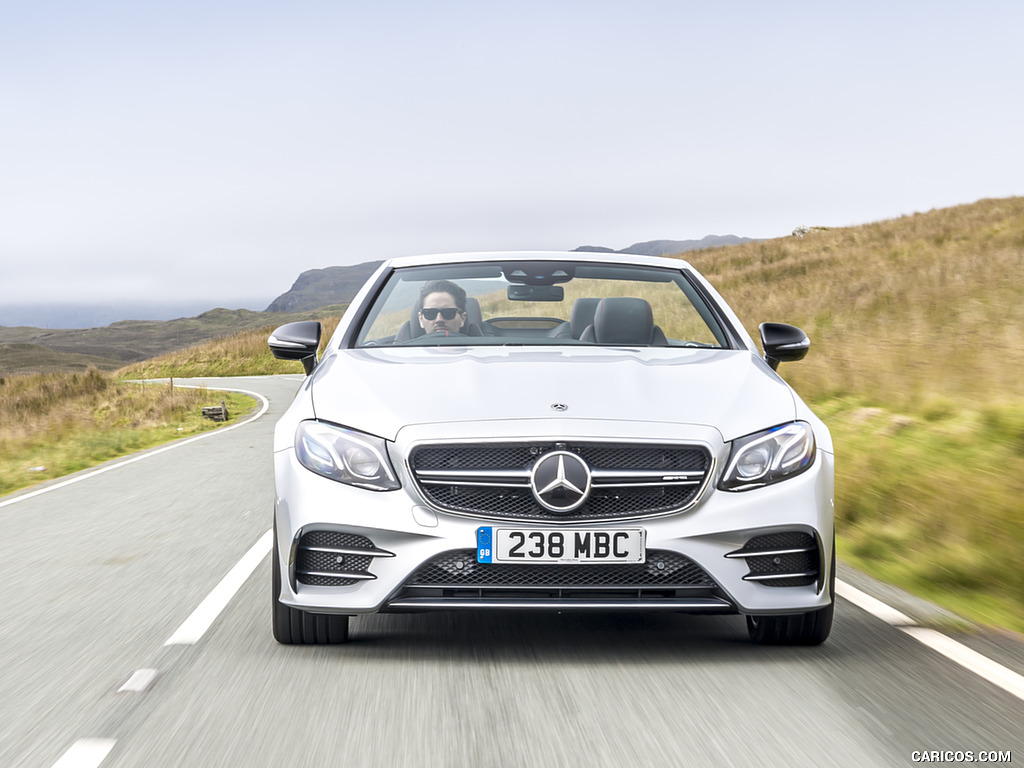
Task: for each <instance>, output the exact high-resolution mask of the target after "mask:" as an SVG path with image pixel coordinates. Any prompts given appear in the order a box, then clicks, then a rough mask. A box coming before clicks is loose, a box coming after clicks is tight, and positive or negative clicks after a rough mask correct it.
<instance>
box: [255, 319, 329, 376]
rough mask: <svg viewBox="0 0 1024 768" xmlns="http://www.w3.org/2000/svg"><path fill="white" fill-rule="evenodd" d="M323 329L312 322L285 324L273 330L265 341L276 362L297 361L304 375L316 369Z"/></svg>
mask: <svg viewBox="0 0 1024 768" xmlns="http://www.w3.org/2000/svg"><path fill="white" fill-rule="evenodd" d="M322 331H323V329H322V327H321V325H320V323H318V322H316V321H314V320H301V321H299V322H297V323H287V324H285V325H282V326H281V327H280V328H278V329H277V330H275V331H274V332H273V333H272V334H270V337H269V338H268V339H267V344H268V345H269V346H270V352H271V354H273V355H274V357H276V358H277V359H278V360H298V361H300V362H301V363H302V367H303V369H304V370H305V371H306V375H307V376H309V374H311V373H312V372H313V369H314V368H316V364H317V357H316V353H317V350H318V349H319V348H320V334H321V333H322Z"/></svg>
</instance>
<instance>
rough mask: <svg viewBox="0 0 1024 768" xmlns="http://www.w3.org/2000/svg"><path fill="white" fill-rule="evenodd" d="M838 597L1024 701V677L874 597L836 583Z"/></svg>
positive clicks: (847, 585) (843, 583)
mask: <svg viewBox="0 0 1024 768" xmlns="http://www.w3.org/2000/svg"><path fill="white" fill-rule="evenodd" d="M836 594H837V595H839V596H840V597H842V598H844V599H846V600H849V601H850V602H851V603H853V604H854V605H856V606H857V607H858V608H861V609H863V610H865V611H867V612H868V613H870V614H871V615H872V616H874V617H876V618H879V619H881V620H882V621H884V622H885V623H886V624H889V625H890V626H893V627H895V628H896V629H898V630H900V631H901V632H903V633H905V634H907V635H909V636H910V637H912V638H914V639H915V640H917V641H918V642H919V643H921V644H922V645H925V646H927V647H929V648H931V649H932V650H933V651H936V652H937V653H940V654H942V655H943V656H945V657H946V658H947V659H949V660H950V661H952V662H953V663H955V664H959V665H960V666H961V667H963V668H964V669H966V670H967V671H969V672H973V673H974V674H975V675H978V677H981V678H983V679H985V680H988V681H989V682H990V683H992V684H993V685H996V686H998V687H1000V688H1002V689H1003V690H1004V691H1006V692H1007V693H1010V694H1012V695H1014V696H1016V697H1017V698H1018V699H1020V700H1021V701H1024V675H1019V674H1017V673H1016V672H1014V671H1013V670H1012V669H1008V668H1006V667H1004V666H1003V665H1002V664H1000V663H998V662H996V661H993V660H992V659H990V658H989V657H988V656H984V655H983V654H980V653H978V652H977V651H975V650H973V649H971V648H968V647H967V646H966V645H963V644H962V643H958V642H957V641H956V640H954V639H953V638H951V637H948V636H947V635H944V634H942V633H941V632H937V631H935V630H934V629H928V628H927V627H921V626H918V625H917V622H915V621H914V620H913V619H912V618H910V617H909V616H907V615H906V614H904V613H900V612H899V611H897V610H896V609H895V608H892V607H891V606H889V605H887V604H885V603H883V602H882V601H881V600H876V599H875V598H873V597H871V595H869V594H867V593H865V592H861V591H860V590H859V589H857V588H856V587H853V586H850V585H849V584H846V583H845V582H842V581H838V580H837V581H836Z"/></svg>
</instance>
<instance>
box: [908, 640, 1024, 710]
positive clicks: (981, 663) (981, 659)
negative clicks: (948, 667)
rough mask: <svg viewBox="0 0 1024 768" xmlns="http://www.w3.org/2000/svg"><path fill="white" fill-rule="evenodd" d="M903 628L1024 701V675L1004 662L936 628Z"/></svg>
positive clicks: (948, 657)
mask: <svg viewBox="0 0 1024 768" xmlns="http://www.w3.org/2000/svg"><path fill="white" fill-rule="evenodd" d="M901 629H902V630H903V631H904V632H906V633H907V634H908V635H910V636H911V637H912V638H914V639H915V640H917V641H918V642H920V643H924V644H925V645H927V646H928V647H929V648H931V649H932V650H933V651H937V652H939V653H941V654H942V655H943V656H945V657H946V658H947V659H949V660H950V661H953V662H956V663H957V664H959V665H960V666H961V667H963V668H964V669H968V670H970V671H971V672H973V673H974V674H976V675H978V676H980V677H983V678H985V679H986V680H988V681H989V682H990V683H992V684H993V685H998V686H999V687H1000V688H1002V689H1003V690H1004V691H1006V692H1007V693H1012V694H1013V695H1014V696H1016V697H1017V698H1018V699H1020V700H1021V701H1024V675H1018V674H1017V673H1016V672H1014V671H1013V670H1012V669H1007V668H1006V667H1004V666H1003V665H1002V664H999V663H997V662H994V661H992V659H990V658H989V657H988V656H983V655H982V654H980V653H978V652H977V651H975V650H973V649H971V648H968V647H967V646H966V645H962V644H960V643H958V642H957V641H956V640H954V639H953V638H951V637H947V636H946V635H944V634H942V633H941V632H936V631H935V630H934V629H928V628H927V627H901Z"/></svg>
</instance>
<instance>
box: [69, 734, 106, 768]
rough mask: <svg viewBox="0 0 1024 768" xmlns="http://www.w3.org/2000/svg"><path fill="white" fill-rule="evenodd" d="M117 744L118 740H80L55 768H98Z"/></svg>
mask: <svg viewBox="0 0 1024 768" xmlns="http://www.w3.org/2000/svg"><path fill="white" fill-rule="evenodd" d="M116 743H117V740H116V739H79V740H78V741H76V742H75V743H74V744H72V745H71V747H70V748H69V749H68V751H67V752H65V753H64V754H63V755H62V756H61V758H60V760H58V761H57V762H56V763H54V764H53V768H96V766H98V765H99V764H100V763H102V762H103V761H104V760H105V759H106V757H107V755H109V754H110V750H112V749H113V748H114V744H116Z"/></svg>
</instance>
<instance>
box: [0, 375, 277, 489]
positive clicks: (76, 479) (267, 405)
mask: <svg viewBox="0 0 1024 768" xmlns="http://www.w3.org/2000/svg"><path fill="white" fill-rule="evenodd" d="M175 386H178V385H177V384H176V385H175ZM182 386H183V388H186V389H198V388H199V387H192V386H188V385H182ZM207 389H213V390H220V391H224V392H241V393H242V394H243V395H250V396H251V397H255V398H256V399H257V400H259V401H261V402H262V403H263V406H262V407H261V408H260V410H259V412H258V413H257V414H256V415H255V416H252V417H251V418H248V419H246V420H245V421H240V422H239V423H238V424H232V425H231V426H230V427H221V428H220V429H215V430H213V431H211V432H204V433H203V434H201V435H196V436H195V437H190V438H187V439H185V440H179V441H177V442H174V443H170V444H169V445H165V446H163V447H162V448H157V449H155V450H152V451H149V452H148V453H137V454H135V455H134V456H131V457H129V458H127V459H124V460H123V461H118V462H117V463H115V464H108V465H106V466H105V467H100V468H99V469H94V470H93V471H92V472H86V473H85V474H84V475H77V476H75V477H72V478H69V479H67V480H65V481H64V482H61V483H55V484H54V485H48V486H46V487H45V488H39V489H38V490H35V491H30V492H28V493H24V494H22V495H20V496H15V497H13V498H10V499H7V500H6V501H0V509H2V508H4V507H6V506H9V505H11V504H17V503H18V502H19V501H27V500H28V499H34V498H35V497H36V496H42V495H43V494H44V493H49V492H50V491H56V490H57V489H58V488H66V487H67V486H69V485H74V484H75V483H80V482H82V481H83V480H88V479H89V478H90V477H96V475H102V474H103V473H104V472H110V471H111V470H112V469H120V468H121V467H124V466H127V465H128V464H134V463H135V462H136V461H142V460H143V459H148V458H150V457H151V456H157V455H159V454H161V453H164V452H165V451H172V450H174V449H175V448H181V447H182V446H185V445H189V444H190V443H194V442H196V441H197V440H205V439H206V438H208V437H213V436H214V435H222V434H224V433H225V432H230V431H231V430H232V429H238V428H239V427H244V426H245V425H246V424H248V423H249V422H251V421H256V419H258V418H259V417H260V416H262V415H263V414H264V413H266V412H267V409H268V408H270V402H269V401H268V400H267V398H265V397H264V396H263V395H260V394H257V393H256V392H249V391H247V390H244V389H233V388H225V387H207Z"/></svg>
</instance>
